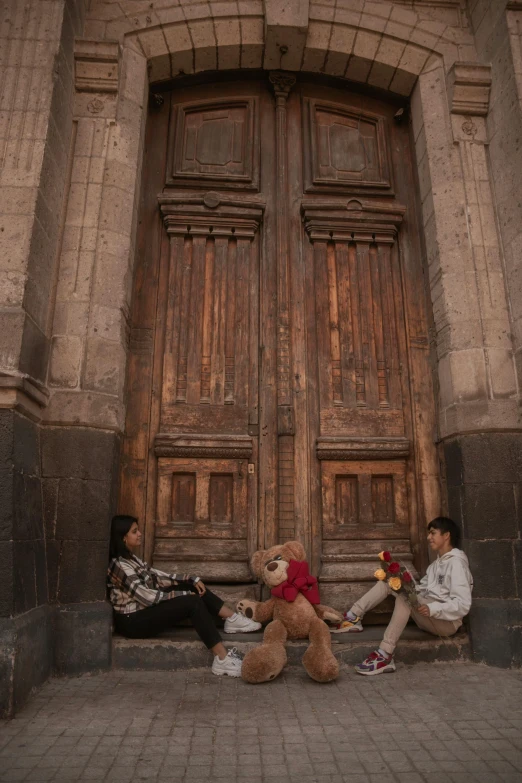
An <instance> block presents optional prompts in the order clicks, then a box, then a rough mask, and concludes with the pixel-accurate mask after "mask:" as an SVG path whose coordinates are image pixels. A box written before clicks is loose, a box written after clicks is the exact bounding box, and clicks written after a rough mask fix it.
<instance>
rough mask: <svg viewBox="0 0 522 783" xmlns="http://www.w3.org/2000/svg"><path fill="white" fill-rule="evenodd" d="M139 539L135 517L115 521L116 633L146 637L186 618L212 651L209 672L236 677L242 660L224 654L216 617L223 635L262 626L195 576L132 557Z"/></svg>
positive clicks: (112, 593) (112, 594) (111, 578)
mask: <svg viewBox="0 0 522 783" xmlns="http://www.w3.org/2000/svg"><path fill="white" fill-rule="evenodd" d="M141 539H142V535H141V533H140V530H139V527H138V520H137V519H136V518H135V517H131V516H127V515H124V514H118V515H117V516H115V517H113V519H112V523H111V547H110V563H109V569H108V572H107V576H108V579H107V587H108V591H109V598H110V601H111V603H112V608H113V610H114V626H115V629H116V631H117V632H118V633H120V634H121V635H122V636H126V637H127V638H129V639H146V638H150V637H151V636H156V635H157V634H158V633H161V632H162V631H165V630H167V629H168V628H172V626H174V625H176V624H177V623H179V621H180V620H185V619H187V618H189V619H190V620H191V621H192V624H193V626H194V628H195V629H196V631H197V633H198V636H199V637H200V639H201V641H202V642H203V643H204V644H205V645H206V647H207V648H208V649H209V650H212V652H213V653H214V661H213V663H212V672H213V673H214V674H217V675H218V676H219V675H223V674H228V675H229V676H230V677H239V676H240V675H241V663H242V661H241V658H240V657H239V654H238V653H237V650H236V649H235V648H233V649H232V650H229V652H228V653H227V651H226V649H225V647H224V645H223V642H222V641H221V636H220V635H219V631H218V630H217V628H216V624H215V618H216V617H222V618H224V620H225V633H249V632H250V631H257V630H258V629H259V628H261V623H256V622H254V621H253V620H249V619H248V618H247V617H244V616H243V615H240V614H237V613H236V612H232V610H231V609H229V608H228V607H226V606H225V604H224V602H223V601H222V600H221V598H219V597H218V596H217V595H215V594H214V593H212V592H211V591H210V590H208V589H207V587H206V586H205V585H204V584H203V582H202V581H201V579H200V578H199V577H198V576H190V575H189V574H167V573H165V572H164V571H159V570H158V569H157V568H151V567H150V566H148V565H147V563H144V562H143V560H140V559H139V557H136V555H134V554H133V550H134V549H137V548H138V547H139V546H140V544H141Z"/></svg>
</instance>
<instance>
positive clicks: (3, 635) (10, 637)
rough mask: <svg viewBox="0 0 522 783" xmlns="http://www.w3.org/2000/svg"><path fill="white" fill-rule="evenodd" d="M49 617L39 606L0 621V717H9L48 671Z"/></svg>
mask: <svg viewBox="0 0 522 783" xmlns="http://www.w3.org/2000/svg"><path fill="white" fill-rule="evenodd" d="M52 614H53V610H52V609H51V607H49V606H40V607H38V608H36V609H32V610H31V611H29V612H26V613H25V614H22V615H19V616H18V617H15V618H1V619H0V718H10V717H12V716H13V715H14V714H15V712H16V711H17V710H18V709H20V707H22V706H23V704H24V703H25V701H26V700H27V699H28V698H29V696H30V694H31V692H32V691H33V690H34V689H35V688H37V687H39V686H40V685H42V684H43V683H44V682H45V680H46V679H47V678H48V677H49V676H50V674H51V672H52V664H53V660H52V657H53V656H52Z"/></svg>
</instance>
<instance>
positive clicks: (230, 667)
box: [212, 647, 243, 677]
mask: <svg viewBox="0 0 522 783" xmlns="http://www.w3.org/2000/svg"><path fill="white" fill-rule="evenodd" d="M242 665H243V661H242V659H241V656H240V655H239V653H238V651H237V650H236V648H235V647H232V649H231V650H229V651H228V652H227V654H226V657H225V658H223V660H221V659H220V658H219V656H218V655H215V656H214V662H213V664H212V674H217V676H218V677H222V676H223V675H224V674H228V676H229V677H241V667H242Z"/></svg>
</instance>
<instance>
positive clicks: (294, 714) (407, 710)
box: [0, 663, 522, 783]
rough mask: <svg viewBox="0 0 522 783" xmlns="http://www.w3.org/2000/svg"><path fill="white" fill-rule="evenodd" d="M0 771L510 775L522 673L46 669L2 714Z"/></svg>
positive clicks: (520, 752) (356, 778) (219, 777)
mask: <svg viewBox="0 0 522 783" xmlns="http://www.w3.org/2000/svg"><path fill="white" fill-rule="evenodd" d="M0 748H1V750H0V780H2V781H9V783H11V781H19V780H30V781H58V780H60V781H77V780H81V781H111V783H130V782H131V781H133V782H134V781H142V780H146V781H161V783H163V781H165V783H167V782H168V783H178V782H179V783H188V782H189V781H192V782H193V783H199V781H216V783H219V782H220V781H223V783H243V782H244V783H269V781H275V780H276V779H277V781H278V783H279V781H296V783H297V782H299V783H374V782H375V783H384V782H385V781H397V782H398V781H401V783H424V782H425V781H426V782H427V783H431V782H432V781H433V783H444V781H451V782H452V783H480V782H481V781H484V782H487V783H493V781H513V783H515V781H517V783H520V781H522V672H520V671H504V670H499V669H489V668H487V667H484V666H479V665H474V664H470V663H457V664H455V663H447V664H417V665H415V666H413V667H406V666H404V665H399V666H398V669H397V672H396V673H395V674H392V675H387V676H385V675H381V676H379V677H371V678H370V677H365V678H363V677H360V676H358V675H356V674H355V672H353V670H349V669H347V668H346V669H344V671H343V672H342V674H341V676H340V677H339V679H338V681H337V682H336V683H331V684H329V685H318V684H317V683H314V682H312V681H311V680H309V679H308V677H307V676H306V674H305V673H304V671H303V670H301V669H298V668H295V669H292V670H289V671H288V672H287V673H286V674H285V675H284V676H282V677H281V678H279V679H278V680H276V681H275V682H272V683H269V684H267V685H262V686H248V685H246V684H245V683H243V682H242V681H241V680H231V679H226V678H217V677H214V676H213V675H212V674H211V673H210V672H208V671H206V670H205V671H202V670H199V671H192V672H172V673H169V672H167V673H165V672H110V673H107V674H102V675H96V676H84V677H81V678H79V679H60V680H51V681H50V682H49V683H48V684H47V685H45V686H44V688H43V689H42V690H41V691H40V692H39V693H38V695H37V696H35V697H34V698H33V699H32V701H31V702H30V703H29V705H28V706H27V707H26V708H25V709H23V710H22V711H21V712H20V713H19V715H18V717H17V718H15V719H14V720H13V721H4V722H0Z"/></svg>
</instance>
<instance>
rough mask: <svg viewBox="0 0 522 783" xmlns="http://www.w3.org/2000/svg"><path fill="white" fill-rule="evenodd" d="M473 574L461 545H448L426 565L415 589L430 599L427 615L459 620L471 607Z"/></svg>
mask: <svg viewBox="0 0 522 783" xmlns="http://www.w3.org/2000/svg"><path fill="white" fill-rule="evenodd" d="M472 589H473V577H472V576H471V571H470V570H469V563H468V558H467V557H466V555H465V553H464V552H463V551H462V550H461V549H456V548H454V549H451V550H450V551H449V552H446V554H445V555H442V556H440V557H437V559H436V560H434V561H433V563H431V564H430V565H429V566H428V569H427V571H426V576H423V577H422V579H421V581H420V583H419V584H418V585H417V592H418V593H419V595H421V596H422V597H423V598H426V599H428V600H429V608H430V617H435V618H437V619H438V620H462V618H463V617H464V616H465V615H467V613H468V612H469V610H470V607H471V591H472Z"/></svg>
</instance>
